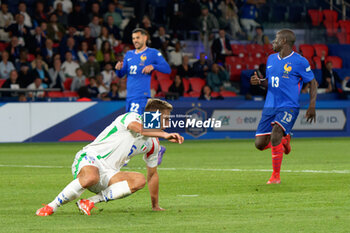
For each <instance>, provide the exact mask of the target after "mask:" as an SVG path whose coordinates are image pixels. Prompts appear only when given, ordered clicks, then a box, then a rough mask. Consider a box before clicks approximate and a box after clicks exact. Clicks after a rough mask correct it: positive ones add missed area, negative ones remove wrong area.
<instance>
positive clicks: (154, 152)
mask: <svg viewBox="0 0 350 233" xmlns="http://www.w3.org/2000/svg"><path fill="white" fill-rule="evenodd" d="M148 143H149V145H150V149H149V150H148V152H146V153H145V155H144V156H143V160H144V161H145V162H146V164H147V166H148V167H156V166H158V153H159V150H160V145H159V141H158V139H157V138H149V139H148Z"/></svg>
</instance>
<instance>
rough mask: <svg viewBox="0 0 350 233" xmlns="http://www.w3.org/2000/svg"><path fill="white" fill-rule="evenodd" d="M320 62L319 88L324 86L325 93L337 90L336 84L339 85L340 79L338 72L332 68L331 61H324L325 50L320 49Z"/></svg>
mask: <svg viewBox="0 0 350 233" xmlns="http://www.w3.org/2000/svg"><path fill="white" fill-rule="evenodd" d="M321 64H322V83H321V85H320V87H321V88H326V93H331V92H339V90H338V86H337V85H339V86H341V83H342V80H341V79H340V77H339V75H338V73H337V72H336V71H335V70H333V63H332V62H331V61H327V63H325V52H324V51H322V57H321Z"/></svg>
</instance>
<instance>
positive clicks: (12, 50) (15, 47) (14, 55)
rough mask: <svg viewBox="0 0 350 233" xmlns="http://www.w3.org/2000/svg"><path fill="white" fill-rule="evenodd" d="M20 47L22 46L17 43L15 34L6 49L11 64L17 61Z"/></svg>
mask: <svg viewBox="0 0 350 233" xmlns="http://www.w3.org/2000/svg"><path fill="white" fill-rule="evenodd" d="M21 48H22V46H21V45H20V44H19V42H18V38H17V36H13V37H12V38H11V42H10V44H9V46H8V47H7V49H6V50H7V52H8V53H9V55H10V57H9V60H10V61H11V62H12V63H13V64H15V63H16V62H17V61H18V59H19V54H20V50H21Z"/></svg>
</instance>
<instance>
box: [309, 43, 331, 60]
mask: <svg viewBox="0 0 350 233" xmlns="http://www.w3.org/2000/svg"><path fill="white" fill-rule="evenodd" d="M313 47H314V49H315V52H316V56H318V57H322V51H325V53H326V54H325V56H326V57H327V56H328V46H327V45H325V44H314V45H313Z"/></svg>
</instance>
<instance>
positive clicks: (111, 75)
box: [101, 63, 117, 87]
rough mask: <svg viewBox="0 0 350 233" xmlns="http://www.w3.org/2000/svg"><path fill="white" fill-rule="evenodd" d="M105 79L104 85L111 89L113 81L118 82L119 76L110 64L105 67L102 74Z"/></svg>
mask: <svg viewBox="0 0 350 233" xmlns="http://www.w3.org/2000/svg"><path fill="white" fill-rule="evenodd" d="M101 74H102V77H103V83H104V84H105V85H106V87H109V86H110V85H111V83H112V82H113V81H115V80H116V78H117V75H116V74H115V71H114V70H113V66H112V64H110V63H107V64H106V65H105V68H104V70H103V71H102V72H101Z"/></svg>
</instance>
